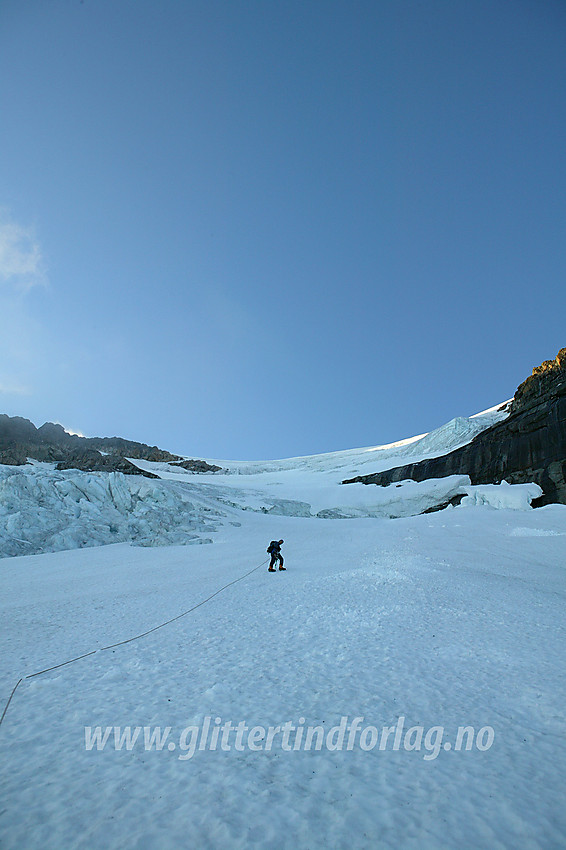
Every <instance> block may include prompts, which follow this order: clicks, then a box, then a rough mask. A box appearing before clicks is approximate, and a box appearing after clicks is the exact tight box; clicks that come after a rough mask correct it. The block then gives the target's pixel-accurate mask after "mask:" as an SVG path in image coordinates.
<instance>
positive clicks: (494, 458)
mask: <svg viewBox="0 0 566 850" xmlns="http://www.w3.org/2000/svg"><path fill="white" fill-rule="evenodd" d="M447 475H469V476H470V479H471V481H472V484H499V483H500V482H501V481H503V480H505V481H507V482H509V483H510V484H525V483H527V482H531V481H534V482H535V483H536V484H539V485H540V487H542V490H543V495H542V496H541V497H540V498H539V499H537V500H535V501H534V502H533V506H534V507H538V506H541V505H546V504H550V503H552V502H561V503H562V504H566V348H563V349H561V351H560V352H559V353H558V355H557V357H556V358H555V359H554V360H547V361H545V362H544V363H543V364H542V365H541V366H537V367H536V368H535V369H533V372H532V375H531V376H530V377H529V378H527V380H526V381H523V383H522V384H521V385H520V386H519V387H518V389H517V392H516V393H515V396H514V398H513V401H512V403H511V407H510V413H509V416H508V417H507V418H506V419H504V420H503V421H502V422H498V423H497V424H496V425H492V426H491V427H490V428H487V429H486V430H485V431H482V432H481V433H480V434H478V435H477V436H476V437H475V438H474V439H473V440H472V441H471V442H470V443H468V444H467V445H465V446H462V447H461V448H459V449H455V450H454V451H452V452H449V453H448V454H446V455H443V456H441V457H435V458H430V459H428V460H422V461H420V462H418V463H412V464H408V465H406V466H398V467H395V468H394V469H388V470H386V471H384V472H377V473H375V474H373V475H360V476H357V477H356V478H351V479H348V480H346V481H343V482H342V483H343V484H352V483H354V482H361V483H363V484H379V485H381V486H387V485H388V484H391V483H392V482H393V481H404V480H406V479H412V480H414V481H424V480H426V479H427V478H444V477H445V476H447Z"/></svg>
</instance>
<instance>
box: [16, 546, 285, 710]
mask: <svg viewBox="0 0 566 850" xmlns="http://www.w3.org/2000/svg"><path fill="white" fill-rule="evenodd" d="M268 560H269V558H266V559H265V561H262V562H261V564H258V565H257V567H254V568H253V569H252V570H249V571H248V572H247V573H244V575H243V576H239V577H238V578H235V579H233V581H229V582H228V584H225V585H224V586H223V587H221V588H220V589H219V590H215V591H214V593H211V594H210V596H207V597H206V599H203V600H202V601H201V602H197V604H196V605H193V607H192V608H188V609H187V610H186V611H183V613H182V614H177V616H176V617H172V618H171V619H170V620H166V621H165V622H164V623H160V624H159V625H158V626H154V627H153V628H152V629H148V630H147V631H146V632H142V633H141V634H139V635H135V636H134V637H131V638H127V639H126V640H121V641H118V643H111V644H110V645H109V646H101V647H100V648H99V649H93V650H91V652H86V653H85V654H84V655H77V657H76V658H71V659H70V660H69V661H63V662H62V663H61V664H55V665H53V667H46V668H45V670H39V671H38V672H37V673H29V675H27V676H22V678H21V679H19V680H18V681H17V682H16V684H15V685H14V687H13V689H12V693H11V694H10V696H9V698H8V702H7V703H6V705H5V707H4V711H3V712H2V717H0V726H1V725H2V723H3V721H4V718H5V716H6V712H7V711H8V707H9V705H10V703H11V702H12V697H13V696H14V694H15V693H16V690H17V688H18V686H19V685H20V684H21V682H23V681H24V679H33V678H34V676H41V674H42V673H49V671H50V670H58V669H59V667H66V666H67V664H73V663H74V662H75V661H80V659H81V658H88V656H89V655H96V653H97V652H105V650H107V649H114V648H115V647H117V646H124V644H125V643H132V641H134V640H139V639H140V638H142V637H145V636H146V635H150V634H151V633H152V632H156V631H157V630H158V629H162V628H163V626H168V625H169V623H174V622H175V620H180V619H181V617H186V616H187V614H190V613H191V611H196V609H197V608H200V607H201V605H205V604H206V603H207V602H210V600H211V599H214V597H215V596H218V594H219V593H222V591H223V590H226V589H227V588H228V587H232V585H234V584H237V583H238V582H239V581H243V580H244V579H245V578H247V577H248V576H251V574H252V573H255V572H256V570H259V569H260V568H261V567H263V566H265V564H267V562H268Z"/></svg>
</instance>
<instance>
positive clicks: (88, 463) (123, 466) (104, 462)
mask: <svg viewBox="0 0 566 850" xmlns="http://www.w3.org/2000/svg"><path fill="white" fill-rule="evenodd" d="M57 469H78V470H81V471H82V472H123V473H124V475H143V476H145V477H146V478H159V475H154V474H153V472H147V471H146V470H145V469H139V467H137V466H135V465H134V464H133V463H131V462H130V461H129V460H127V459H126V458H125V457H120V455H101V454H100V452H97V451H96V450H95V449H87V450H86V451H81V450H79V451H76V452H69V454H68V455H67V457H66V458H65V460H62V461H60V462H59V463H58V464H57Z"/></svg>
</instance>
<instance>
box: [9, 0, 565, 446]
mask: <svg viewBox="0 0 566 850" xmlns="http://www.w3.org/2000/svg"><path fill="white" fill-rule="evenodd" d="M565 96H566V6H565V5H564V3H563V2H561V1H559V0H489V1H488V2H483V0H474V2H473V3H470V2H469V0H426V2H420V1H419V0H373V2H365V0H361V1H360V2H356V0H349V2H333V0H327V1H326V2H322V0H301V2H295V0H280V2H271V0H261V1H260V0H242V2H240V0H230V2H227V0H222V2H220V1H219V0H206V2H193V0H185V1H184V2H172V0H160V2H156V0H152V2H149V0H84V2H80V0H76V2H75V0H64V2H63V0H50V2H49V3H46V2H44V0H28V2H26V3H22V2H21V0H0V115H1V116H2V118H1V122H0V150H1V156H0V410H1V411H2V412H6V413H9V414H11V415H15V414H19V415H23V416H26V417H28V418H30V419H32V420H33V421H34V422H35V423H36V424H38V425H39V424H41V423H42V422H43V421H45V420H55V421H60V422H62V423H63V424H64V425H66V426H67V427H69V428H71V429H74V430H77V431H81V432H82V433H85V434H87V435H103V436H106V435H113V434H119V435H121V436H125V437H129V438H133V439H139V440H143V441H145V442H149V443H152V444H153V443H155V444H158V445H160V446H162V447H163V448H168V449H170V450H172V451H178V452H182V453H185V454H189V455H195V456H208V457H219V458H223V457H224V458H241V459H244V458H249V459H253V458H268V457H283V456H290V455H297V454H310V453H315V452H323V451H332V450H335V449H346V448H352V447H357V446H365V445H374V444H377V443H383V442H389V441H392V440H396V439H401V438H404V437H408V436H411V435H413V434H416V433H421V432H423V431H427V430H430V429H432V428H435V427H437V426H439V425H441V424H443V423H444V422H446V421H447V420H449V419H451V418H452V417H454V416H466V415H470V414H472V413H474V412H477V411H479V410H481V409H483V408H486V407H489V406H491V405H493V404H495V403H497V402H499V401H501V400H504V399H506V398H508V397H509V396H511V395H512V394H513V392H514V390H515V388H516V386H517V384H518V383H519V382H520V381H522V380H523V379H524V378H525V377H526V376H527V374H529V373H530V370H531V369H532V367H533V366H535V365H537V364H538V363H540V362H541V361H542V360H544V359H546V358H550V357H554V355H555V354H556V352H557V351H558V349H559V348H560V347H562V346H564V345H566V326H565V316H566V286H565V272H566V238H565V237H566V168H565V151H566V110H565V106H564V104H565V102H566V100H565Z"/></svg>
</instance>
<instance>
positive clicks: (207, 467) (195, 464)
mask: <svg viewBox="0 0 566 850" xmlns="http://www.w3.org/2000/svg"><path fill="white" fill-rule="evenodd" d="M169 466H181V467H182V468H183V469H188V470H189V472H222V467H221V466H215V464H213V463H207V462H206V461H205V460H180V461H177V462H176V463H170V464H169Z"/></svg>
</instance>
